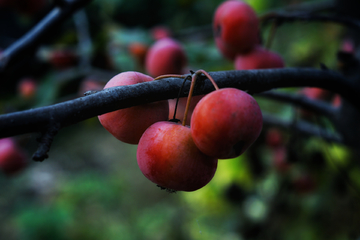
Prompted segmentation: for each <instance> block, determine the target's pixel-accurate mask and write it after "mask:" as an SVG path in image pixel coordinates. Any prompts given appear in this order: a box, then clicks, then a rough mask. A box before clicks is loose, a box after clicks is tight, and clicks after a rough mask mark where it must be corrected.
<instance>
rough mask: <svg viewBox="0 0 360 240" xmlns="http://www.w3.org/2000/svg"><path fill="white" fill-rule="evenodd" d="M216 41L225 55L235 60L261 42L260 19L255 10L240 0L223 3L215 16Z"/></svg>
mask: <svg viewBox="0 0 360 240" xmlns="http://www.w3.org/2000/svg"><path fill="white" fill-rule="evenodd" d="M213 31H214V36H215V42H216V45H217V46H218V48H219V50H220V51H221V52H222V53H223V54H224V56H225V57H227V58H229V59H230V60H233V57H235V55H238V54H244V53H246V52H249V51H250V50H251V49H252V48H253V47H254V46H255V45H256V44H257V43H258V42H259V20H258V18H257V16H256V13H255V11H254V10H253V9H252V8H251V6H250V5H248V4H247V3H245V2H243V1H240V0H228V1H224V2H223V3H221V4H220V5H219V6H218V7H217V9H216V11H215V14H214V17H213Z"/></svg>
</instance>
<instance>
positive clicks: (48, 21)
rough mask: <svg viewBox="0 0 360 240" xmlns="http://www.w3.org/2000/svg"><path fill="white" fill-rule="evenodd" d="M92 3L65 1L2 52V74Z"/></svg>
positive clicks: (0, 58) (83, 0) (74, 0)
mask: <svg viewBox="0 0 360 240" xmlns="http://www.w3.org/2000/svg"><path fill="white" fill-rule="evenodd" d="M90 1H91V0H72V1H64V3H63V4H62V5H61V6H56V7H55V8H54V9H53V10H52V11H50V12H49V13H48V15H46V16H45V17H44V18H43V19H42V20H41V21H40V22H39V23H38V24H37V25H36V26H35V27H33V28H32V29H31V30H30V31H29V32H28V33H26V34H25V35H24V36H23V37H21V38H20V39H18V40H17V41H16V42H14V43H13V44H12V45H11V46H9V47H8V48H7V49H5V50H4V51H3V52H2V54H1V55H0V73H3V72H5V71H6V70H7V68H8V67H9V66H11V65H12V63H13V62H16V61H17V60H18V59H19V58H21V56H22V55H23V54H26V53H28V52H30V51H34V50H35V49H36V48H37V46H38V45H39V44H40V43H41V42H42V41H43V39H44V38H46V37H47V36H48V33H49V32H51V31H54V29H56V28H57V27H58V26H59V24H61V23H62V22H63V21H64V20H66V19H67V18H68V17H69V16H70V15H71V14H73V13H74V12H76V11H77V10H79V9H80V8H82V7H83V6H85V5H86V4H87V3H89V2H90Z"/></svg>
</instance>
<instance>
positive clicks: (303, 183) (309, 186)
mask: <svg viewBox="0 0 360 240" xmlns="http://www.w3.org/2000/svg"><path fill="white" fill-rule="evenodd" d="M292 185H293V187H294V189H295V191H296V192H297V193H299V194H307V193H310V192H312V191H314V190H315V188H316V182H315V179H314V177H313V176H312V175H310V174H307V173H303V174H301V175H299V176H297V177H296V178H295V179H294V180H293V182H292Z"/></svg>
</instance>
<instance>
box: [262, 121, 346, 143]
mask: <svg viewBox="0 0 360 240" xmlns="http://www.w3.org/2000/svg"><path fill="white" fill-rule="evenodd" d="M263 121H264V125H269V126H275V127H278V128H281V129H286V130H290V131H292V132H296V133H298V134H301V135H303V136H315V137H318V138H322V139H324V140H326V141H328V142H335V143H342V144H343V143H344V141H343V139H342V137H341V136H340V135H339V134H337V133H333V132H330V131H329V130H327V129H323V128H321V127H319V126H316V125H314V124H311V123H308V122H305V121H299V120H296V121H295V122H294V121H288V120H283V119H280V118H277V117H274V116H271V115H269V114H263Z"/></svg>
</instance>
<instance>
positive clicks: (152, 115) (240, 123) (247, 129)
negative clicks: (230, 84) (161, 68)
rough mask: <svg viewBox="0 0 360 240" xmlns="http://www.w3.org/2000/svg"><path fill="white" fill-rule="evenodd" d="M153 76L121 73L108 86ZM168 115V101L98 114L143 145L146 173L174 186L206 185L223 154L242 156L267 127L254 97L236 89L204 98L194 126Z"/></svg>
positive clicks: (118, 133)
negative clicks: (176, 120) (170, 118)
mask: <svg viewBox="0 0 360 240" xmlns="http://www.w3.org/2000/svg"><path fill="white" fill-rule="evenodd" d="M153 80H154V79H153V78H152V77H150V76H148V75H145V74H143V73H139V72H122V73H120V74H118V75H116V76H115V77H113V78H112V79H110V81H109V82H108V83H107V84H106V85H105V88H109V87H114V86H123V85H131V84H138V83H143V82H149V81H153ZM193 81H194V79H193ZM189 98H190V97H189ZM185 115H186V114H185ZM168 119H169V102H168V100H165V101H159V102H153V103H147V104H144V105H139V106H134V107H130V108H125V109H120V110H117V111H113V112H109V113H106V114H103V115H100V116H99V120H100V123H101V124H102V125H103V126H104V127H105V129H107V130H108V131H109V132H110V133H111V134H112V135H113V136H115V137H116V138H117V139H119V140H120V141H122V142H125V143H130V144H138V148H137V162H138V165H139V167H140V170H141V171H142V173H143V174H144V175H145V176H146V177H147V178H148V179H149V180H151V181H152V182H154V183H156V184H157V185H158V186H160V187H162V188H165V189H168V190H171V191H195V190H197V189H200V188H202V187H203V186H205V185H206V184H207V183H209V182H210V180H211V179H212V178H213V176H214V174H215V171H216V169H217V164H218V159H229V158H235V157H237V156H239V155H241V154H242V153H243V152H244V151H245V150H246V149H247V148H248V147H249V146H250V145H251V144H252V143H253V142H254V141H255V140H256V139H257V137H258V136H259V134H260V132H261V129H262V113H261V110H260V107H259V105H258V104H257V102H256V101H255V99H254V98H253V97H252V96H250V95H249V94H247V93H245V92H244V91H241V90H239V89H234V88H223V89H218V88H217V90H215V91H213V92H211V93H209V94H207V95H205V96H204V97H203V98H201V100H200V101H199V102H198V103H197V104H196V106H195V108H194V110H193V112H192V114H191V122H190V125H186V124H185V121H183V124H180V123H178V122H174V121H170V120H168Z"/></svg>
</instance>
